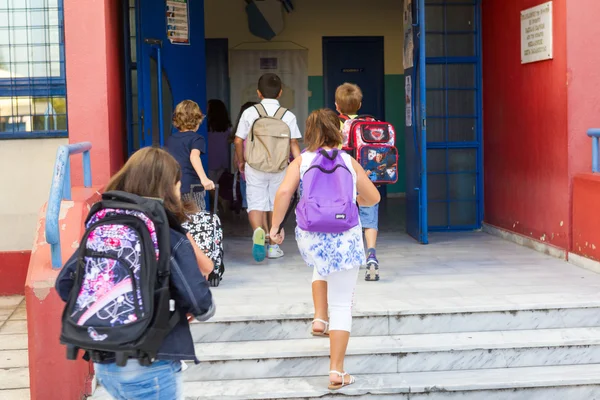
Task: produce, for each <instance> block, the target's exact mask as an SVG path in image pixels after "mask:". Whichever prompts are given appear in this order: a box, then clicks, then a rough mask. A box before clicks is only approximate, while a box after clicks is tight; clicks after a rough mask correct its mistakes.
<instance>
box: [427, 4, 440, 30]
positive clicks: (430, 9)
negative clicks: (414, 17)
mask: <svg viewBox="0 0 600 400" xmlns="http://www.w3.org/2000/svg"><path fill="white" fill-rule="evenodd" d="M425 26H426V29H427V31H428V32H429V31H434V32H443V31H444V6H425Z"/></svg>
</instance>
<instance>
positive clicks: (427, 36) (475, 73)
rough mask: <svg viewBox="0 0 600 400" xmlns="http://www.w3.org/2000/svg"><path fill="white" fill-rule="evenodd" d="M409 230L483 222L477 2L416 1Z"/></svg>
mask: <svg viewBox="0 0 600 400" xmlns="http://www.w3.org/2000/svg"><path fill="white" fill-rule="evenodd" d="M408 4H409V5H408V7H407V8H406V11H405V12H407V11H410V13H411V14H412V39H413V43H414V50H413V59H414V63H413V65H412V66H411V67H410V68H408V69H407V71H406V72H407V76H408V77H410V78H411V80H410V85H409V84H408V82H409V81H408V80H407V87H410V98H411V99H413V101H412V108H411V113H412V118H407V135H406V152H407V158H406V161H407V165H406V166H407V171H408V172H407V185H408V187H407V230H408V232H409V234H411V236H413V237H415V238H416V239H417V240H419V241H420V242H421V243H427V242H428V232H429V231H459V230H474V229H479V228H480V227H481V223H482V220H483V162H482V150H483V149H482V104H481V22H480V21H481V18H480V2H479V0H458V1H455V0H435V1H433V0H413V1H412V3H411V2H410V1H409V2H408Z"/></svg>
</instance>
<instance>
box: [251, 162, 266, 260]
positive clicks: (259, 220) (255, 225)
mask: <svg viewBox="0 0 600 400" xmlns="http://www.w3.org/2000/svg"><path fill="white" fill-rule="evenodd" d="M267 183H268V180H267V176H266V175H265V173H264V172H261V171H255V170H253V169H251V168H250V167H249V166H247V167H246V194H247V196H248V220H249V222H250V225H251V226H252V230H253V231H254V233H253V235H252V255H253V257H254V260H255V261H257V262H261V261H263V260H264V259H265V257H266V253H267V250H266V247H265V239H266V238H265V236H266V231H265V230H264V228H263V222H264V219H265V213H266V212H267V211H269V210H270V208H269V197H268V195H267V193H266V191H265V185H266V184H267Z"/></svg>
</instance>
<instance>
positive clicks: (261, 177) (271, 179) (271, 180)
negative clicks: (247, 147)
mask: <svg viewBox="0 0 600 400" xmlns="http://www.w3.org/2000/svg"><path fill="white" fill-rule="evenodd" d="M284 177H285V170H283V171H281V172H276V173H271V172H262V171H258V170H255V169H253V168H252V167H250V166H249V165H248V164H246V199H247V201H248V211H249V212H250V211H273V204H274V203H275V194H276V193H277V189H279V186H280V185H281V182H283V178H284Z"/></svg>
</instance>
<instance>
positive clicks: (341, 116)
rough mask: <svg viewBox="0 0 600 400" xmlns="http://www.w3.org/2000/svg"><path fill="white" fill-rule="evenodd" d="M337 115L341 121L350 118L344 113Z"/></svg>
mask: <svg viewBox="0 0 600 400" xmlns="http://www.w3.org/2000/svg"><path fill="white" fill-rule="evenodd" d="M339 117H340V121H342V122H346V121H348V120H349V119H350V117H349V116H348V115H346V114H340V115H339Z"/></svg>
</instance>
